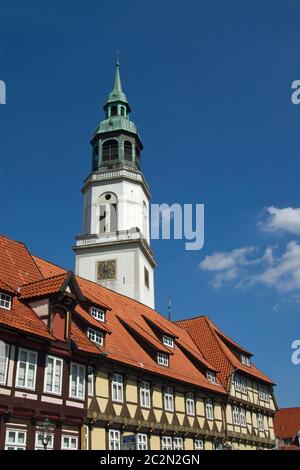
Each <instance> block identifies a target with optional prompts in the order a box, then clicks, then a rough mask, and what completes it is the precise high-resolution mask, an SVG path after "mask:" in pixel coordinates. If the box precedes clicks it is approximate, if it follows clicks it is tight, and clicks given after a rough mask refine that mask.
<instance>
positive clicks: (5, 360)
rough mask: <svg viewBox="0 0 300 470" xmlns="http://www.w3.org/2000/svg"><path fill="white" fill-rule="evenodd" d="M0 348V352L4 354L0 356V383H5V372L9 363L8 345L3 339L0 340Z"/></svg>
mask: <svg viewBox="0 0 300 470" xmlns="http://www.w3.org/2000/svg"><path fill="white" fill-rule="evenodd" d="M0 350H1V354H2V353H4V356H0V372H1V375H0V384H1V385H6V381H7V372H8V364H9V354H10V345H9V344H7V343H5V342H4V341H0Z"/></svg>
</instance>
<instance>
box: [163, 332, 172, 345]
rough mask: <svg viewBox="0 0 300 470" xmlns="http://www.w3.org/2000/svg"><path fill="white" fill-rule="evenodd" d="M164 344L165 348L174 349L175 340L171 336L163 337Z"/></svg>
mask: <svg viewBox="0 0 300 470" xmlns="http://www.w3.org/2000/svg"><path fill="white" fill-rule="evenodd" d="M163 344H164V345H165V346H168V347H169V348H174V340H173V338H171V336H166V335H164V336H163Z"/></svg>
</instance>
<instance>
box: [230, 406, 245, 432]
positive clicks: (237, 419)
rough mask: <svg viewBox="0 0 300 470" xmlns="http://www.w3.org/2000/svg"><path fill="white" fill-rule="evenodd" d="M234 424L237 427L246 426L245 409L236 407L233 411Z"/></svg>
mask: <svg viewBox="0 0 300 470" xmlns="http://www.w3.org/2000/svg"><path fill="white" fill-rule="evenodd" d="M232 417H233V424H235V425H237V426H243V427H245V426H246V412H245V409H244V408H240V407H239V406H234V407H233V409H232Z"/></svg>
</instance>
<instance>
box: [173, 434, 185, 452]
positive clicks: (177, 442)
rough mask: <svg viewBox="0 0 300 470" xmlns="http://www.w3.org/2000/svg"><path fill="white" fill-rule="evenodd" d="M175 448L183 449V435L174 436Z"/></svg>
mask: <svg viewBox="0 0 300 470" xmlns="http://www.w3.org/2000/svg"><path fill="white" fill-rule="evenodd" d="M173 450H183V439H182V437H174V439H173Z"/></svg>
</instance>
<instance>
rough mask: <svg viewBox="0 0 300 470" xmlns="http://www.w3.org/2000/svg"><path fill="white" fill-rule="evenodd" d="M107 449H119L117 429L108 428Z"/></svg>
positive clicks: (119, 438) (119, 437)
mask: <svg viewBox="0 0 300 470" xmlns="http://www.w3.org/2000/svg"><path fill="white" fill-rule="evenodd" d="M108 448H109V450H121V433H120V431H119V430H117V429H109V430H108Z"/></svg>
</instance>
